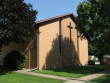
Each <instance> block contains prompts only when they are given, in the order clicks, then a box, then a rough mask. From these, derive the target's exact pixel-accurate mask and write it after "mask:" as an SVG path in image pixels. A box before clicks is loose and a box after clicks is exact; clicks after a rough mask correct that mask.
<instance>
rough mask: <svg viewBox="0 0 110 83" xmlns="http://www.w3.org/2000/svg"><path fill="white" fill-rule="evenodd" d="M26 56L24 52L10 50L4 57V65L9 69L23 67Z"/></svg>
mask: <svg viewBox="0 0 110 83" xmlns="http://www.w3.org/2000/svg"><path fill="white" fill-rule="evenodd" d="M25 60H26V57H25V54H24V53H20V52H19V51H12V52H10V53H8V54H7V56H6V57H5V59H4V67H5V68H6V69H9V70H18V69H22V68H23V67H24V63H25Z"/></svg>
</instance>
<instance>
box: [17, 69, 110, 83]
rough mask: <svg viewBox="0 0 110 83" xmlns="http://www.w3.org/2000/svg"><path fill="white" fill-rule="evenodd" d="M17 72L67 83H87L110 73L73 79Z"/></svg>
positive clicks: (24, 71)
mask: <svg viewBox="0 0 110 83" xmlns="http://www.w3.org/2000/svg"><path fill="white" fill-rule="evenodd" d="M16 72H19V73H23V74H28V75H34V76H41V77H47V78H53V79H60V80H65V81H66V82H65V83H86V81H88V80H92V79H95V78H98V77H101V76H103V75H105V73H107V72H110V70H109V71H105V72H101V73H96V74H91V75H88V76H84V77H81V78H71V77H61V76H54V75H48V74H39V73H34V72H29V70H18V71H16Z"/></svg>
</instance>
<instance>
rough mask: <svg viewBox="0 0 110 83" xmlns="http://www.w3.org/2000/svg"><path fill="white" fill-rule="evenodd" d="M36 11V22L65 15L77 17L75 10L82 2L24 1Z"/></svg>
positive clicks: (72, 0) (66, 0) (79, 0)
mask: <svg viewBox="0 0 110 83" xmlns="http://www.w3.org/2000/svg"><path fill="white" fill-rule="evenodd" d="M24 1H25V2H26V3H31V4H32V6H33V8H34V9H35V10H37V11H38V15H37V20H43V19H47V18H50V17H54V16H59V15H63V14H67V13H73V14H74V15H77V13H76V9H77V6H78V4H79V3H80V2H81V1H82V0H24Z"/></svg>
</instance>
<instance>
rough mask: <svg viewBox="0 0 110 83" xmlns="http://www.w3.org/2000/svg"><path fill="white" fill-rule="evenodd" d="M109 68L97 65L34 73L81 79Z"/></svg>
mask: <svg viewBox="0 0 110 83" xmlns="http://www.w3.org/2000/svg"><path fill="white" fill-rule="evenodd" d="M109 68H110V66H104V65H95V66H85V67H74V68H71V69H53V70H43V71H39V70H36V71H34V72H36V73H42V74H50V75H57V76H64V77H74V78H79V77H82V76H86V75H90V74H93V73H97V72H101V71H105V70H107V69H109Z"/></svg>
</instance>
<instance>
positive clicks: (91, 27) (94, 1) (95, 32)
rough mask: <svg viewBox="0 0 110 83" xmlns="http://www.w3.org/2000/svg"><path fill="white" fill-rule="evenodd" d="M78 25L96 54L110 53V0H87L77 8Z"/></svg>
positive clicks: (91, 49)
mask: <svg viewBox="0 0 110 83" xmlns="http://www.w3.org/2000/svg"><path fill="white" fill-rule="evenodd" d="M77 13H78V17H77V26H78V29H79V31H80V32H81V33H82V34H83V35H84V36H85V37H87V39H88V40H89V43H90V46H89V47H90V48H89V49H90V51H92V54H95V55H98V56H99V55H104V54H108V53H110V50H109V49H110V42H109V39H110V0H85V1H83V2H81V3H80V4H79V6H78V9H77Z"/></svg>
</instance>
